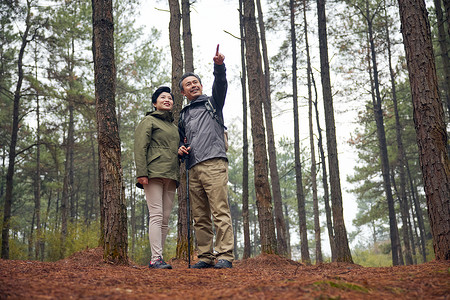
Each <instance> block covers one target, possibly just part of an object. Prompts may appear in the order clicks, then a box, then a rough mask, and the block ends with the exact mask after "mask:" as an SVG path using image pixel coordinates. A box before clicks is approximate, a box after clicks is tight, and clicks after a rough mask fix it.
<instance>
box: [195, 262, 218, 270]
mask: <svg viewBox="0 0 450 300" xmlns="http://www.w3.org/2000/svg"><path fill="white" fill-rule="evenodd" d="M213 267H214V265H211V264H208V263H206V262H204V261H202V260H201V261H199V262H198V263H196V264H195V265H193V266H192V267H191V268H192V269H207V268H213Z"/></svg>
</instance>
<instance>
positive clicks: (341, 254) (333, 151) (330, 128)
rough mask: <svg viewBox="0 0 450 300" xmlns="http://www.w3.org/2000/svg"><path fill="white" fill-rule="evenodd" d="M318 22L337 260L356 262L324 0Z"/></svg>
mask: <svg viewBox="0 0 450 300" xmlns="http://www.w3.org/2000/svg"><path fill="white" fill-rule="evenodd" d="M317 14H318V25H319V48H320V73H321V77H322V92H323V100H324V110H325V125H326V132H327V137H326V138H327V149H328V165H329V170H330V185H331V203H332V210H333V221H334V237H335V243H336V260H337V261H339V262H351V263H353V259H352V255H351V252H350V247H349V246H348V237H347V230H346V228H345V223H344V212H343V207H342V192H341V181H340V178H339V177H340V175H339V160H338V152H337V142H336V128H335V121H334V109H333V97H332V93H331V81H330V66H329V62H328V46H327V43H328V42H327V24H326V16H325V0H317Z"/></svg>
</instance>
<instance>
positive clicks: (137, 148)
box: [134, 111, 180, 188]
mask: <svg viewBox="0 0 450 300" xmlns="http://www.w3.org/2000/svg"><path fill="white" fill-rule="evenodd" d="M172 122H173V115H172V112H170V111H153V112H151V113H147V115H146V116H145V118H144V119H143V120H142V121H141V122H140V123H139V125H138V126H137V127H136V131H135V133H134V160H135V163H136V178H137V177H145V176H147V177H148V178H169V179H173V180H175V181H176V182H177V186H178V183H179V176H180V174H179V171H178V170H179V161H178V145H179V144H178V143H179V135H178V128H177V126H176V125H175V124H173V123H172ZM136 185H137V186H138V187H140V188H143V187H142V185H140V184H138V183H137V184H136Z"/></svg>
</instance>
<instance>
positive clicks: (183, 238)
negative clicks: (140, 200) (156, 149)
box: [169, 0, 191, 260]
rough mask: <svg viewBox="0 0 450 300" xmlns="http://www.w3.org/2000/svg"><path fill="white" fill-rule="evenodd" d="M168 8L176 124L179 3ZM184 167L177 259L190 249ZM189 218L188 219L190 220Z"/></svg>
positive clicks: (180, 65)
mask: <svg viewBox="0 0 450 300" xmlns="http://www.w3.org/2000/svg"><path fill="white" fill-rule="evenodd" d="M169 8H170V23H169V40H170V52H171V55H172V87H174V88H173V89H172V92H173V94H174V96H175V99H180V101H174V107H173V113H174V116H175V122H176V124H178V119H179V116H180V111H181V109H182V106H183V102H182V101H181V99H183V96H182V95H181V91H180V88H179V87H178V82H179V80H180V78H181V76H182V75H183V52H182V50H181V36H180V32H181V12H180V3H179V2H178V0H169ZM186 188H187V187H186V167H185V164H184V163H182V164H181V165H180V185H179V186H178V190H177V195H178V224H177V249H176V257H177V258H178V259H185V260H187V259H188V258H189V253H191V249H188V244H189V243H188V226H187V224H188V219H187V191H186ZM190 221H191V220H189V222H190Z"/></svg>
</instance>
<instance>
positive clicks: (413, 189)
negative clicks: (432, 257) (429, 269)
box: [405, 160, 427, 262]
mask: <svg viewBox="0 0 450 300" xmlns="http://www.w3.org/2000/svg"><path fill="white" fill-rule="evenodd" d="M405 167H406V172H407V174H408V178H409V185H410V190H411V198H412V202H413V204H414V205H412V204H411V207H413V206H414V210H415V215H416V217H417V225H418V227H419V233H420V246H421V247H420V252H421V253H422V258H423V262H426V261H427V248H426V247H427V245H426V241H425V240H426V238H425V223H424V220H423V212H422V208H421V207H420V203H419V199H418V198H417V197H418V193H417V185H415V184H414V183H413V180H412V176H411V172H410V170H409V164H408V161H407V160H405Z"/></svg>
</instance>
